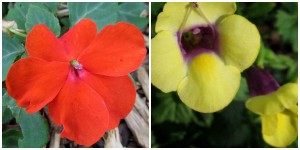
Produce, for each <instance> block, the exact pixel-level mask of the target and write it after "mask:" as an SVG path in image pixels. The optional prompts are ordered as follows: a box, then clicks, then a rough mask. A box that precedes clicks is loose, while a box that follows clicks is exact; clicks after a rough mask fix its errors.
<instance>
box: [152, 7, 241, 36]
mask: <svg viewBox="0 0 300 150" xmlns="http://www.w3.org/2000/svg"><path fill="white" fill-rule="evenodd" d="M198 7H199V8H200V9H201V10H202V12H203V14H204V15H205V16H206V18H207V19H208V20H209V22H210V23H215V22H216V21H217V19H219V17H221V16H223V15H229V14H233V13H234V12H235V10H236V5H235V3H231V2H230V3H229V2H228V3H198ZM189 9H190V10H192V11H190V13H188V12H189ZM185 17H187V20H186V23H185V24H184V26H183V28H184V29H186V28H190V27H193V26H196V25H204V24H207V22H206V21H205V19H204V18H203V17H202V16H201V15H200V14H199V12H198V11H197V10H196V9H194V8H192V7H191V4H190V3H187V2H185V3H178V2H177V3H176V2H175V3H174V2H173V3H172V2H170V3H166V4H165V6H164V9H163V12H162V13H160V14H159V15H158V19H157V22H156V26H155V31H156V32H157V33H158V32H160V31H162V30H169V31H172V32H173V33H175V32H177V31H178V30H179V28H180V26H181V24H182V23H183V21H184V20H185Z"/></svg>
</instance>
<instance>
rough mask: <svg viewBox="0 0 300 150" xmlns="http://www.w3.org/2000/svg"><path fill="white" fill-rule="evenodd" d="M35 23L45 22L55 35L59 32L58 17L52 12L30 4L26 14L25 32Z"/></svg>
mask: <svg viewBox="0 0 300 150" xmlns="http://www.w3.org/2000/svg"><path fill="white" fill-rule="evenodd" d="M37 24H45V25H46V26H48V28H49V29H50V30H51V31H52V32H53V33H54V34H55V35H56V36H59V34H60V25H59V22H58V19H57V18H56V17H55V16H54V15H53V14H52V13H50V12H49V11H47V10H46V9H43V8H40V7H37V6H30V7H29V9H28V14H27V15H26V23H25V27H26V32H27V33H28V32H29V31H30V30H31V29H32V27H33V26H35V25H37Z"/></svg>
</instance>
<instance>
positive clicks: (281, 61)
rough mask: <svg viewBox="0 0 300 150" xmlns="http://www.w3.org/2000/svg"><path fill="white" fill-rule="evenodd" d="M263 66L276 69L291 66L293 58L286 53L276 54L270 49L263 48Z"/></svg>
mask: <svg viewBox="0 0 300 150" xmlns="http://www.w3.org/2000/svg"><path fill="white" fill-rule="evenodd" d="M264 61H265V66H267V67H270V68H273V69H276V70H283V69H287V68H290V67H293V66H294V64H296V63H295V62H294V60H293V59H292V58H291V57H289V56H286V55H282V54H278V55H276V54H275V53H274V52H273V51H272V50H271V49H269V48H265V60H264Z"/></svg>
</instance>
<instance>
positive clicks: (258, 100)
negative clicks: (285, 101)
mask: <svg viewBox="0 0 300 150" xmlns="http://www.w3.org/2000/svg"><path fill="white" fill-rule="evenodd" d="M246 107H247V108H248V109H249V110H251V111H253V112H254V113H256V114H259V115H272V114H277V113H279V112H282V111H283V110H284V109H285V108H284V106H283V105H282V104H281V103H280V102H279V101H278V98H277V96H276V95H275V94H268V95H263V96H255V97H251V98H249V99H248V100H247V102H246Z"/></svg>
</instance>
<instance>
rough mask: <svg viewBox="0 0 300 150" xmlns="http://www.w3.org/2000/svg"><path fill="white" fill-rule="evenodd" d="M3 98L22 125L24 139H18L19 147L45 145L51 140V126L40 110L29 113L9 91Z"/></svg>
mask: <svg viewBox="0 0 300 150" xmlns="http://www.w3.org/2000/svg"><path fill="white" fill-rule="evenodd" d="M2 99H3V103H6V104H7V107H8V108H9V109H10V110H11V111H12V115H13V116H14V118H15V119H16V121H17V123H18V124H19V125H20V127H21V130H22V134H23V139H20V140H19V141H18V145H19V147H31V148H32V147H44V146H45V145H46V144H47V142H48V141H49V126H48V123H47V121H46V120H45V118H44V117H43V116H42V115H41V114H40V113H39V112H37V113H35V114H27V113H26V111H25V109H23V108H22V109H21V108H19V107H18V106H17V104H16V101H15V100H14V99H12V98H11V97H10V96H9V95H8V94H7V93H6V94H4V96H3V98H2Z"/></svg>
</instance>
